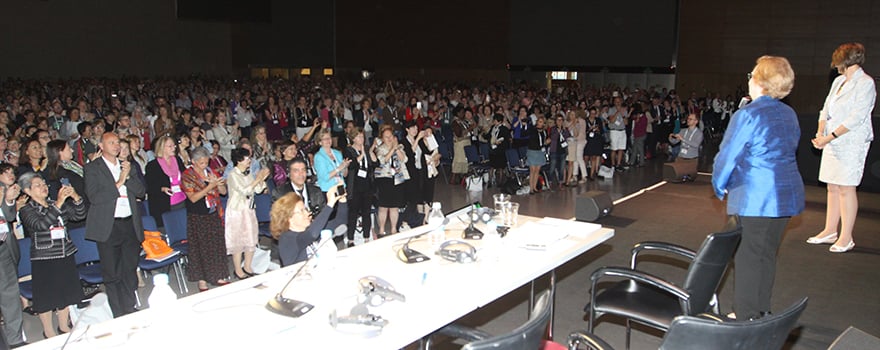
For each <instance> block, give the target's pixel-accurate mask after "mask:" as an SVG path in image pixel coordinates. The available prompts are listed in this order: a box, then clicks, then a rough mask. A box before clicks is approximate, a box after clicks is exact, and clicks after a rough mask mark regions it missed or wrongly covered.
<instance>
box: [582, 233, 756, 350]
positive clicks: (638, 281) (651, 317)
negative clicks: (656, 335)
mask: <svg viewBox="0 0 880 350" xmlns="http://www.w3.org/2000/svg"><path fill="white" fill-rule="evenodd" d="M741 233H742V229H741V228H735V229H733V230H732V231H728V232H721V233H713V234H710V235H709V236H707V237H706V240H705V241H703V244H702V245H701V246H700V249H699V250H698V251H697V252H696V253H695V252H694V251H692V250H689V249H687V248H684V247H681V246H678V245H674V244H670V243H662V242H643V243H639V244H636V245H635V246H634V247H633V249H632V260H631V263H630V268H625V267H603V268H600V269H598V270H596V271H595V272H593V275H592V276H591V277H590V279H591V280H592V287H591V289H590V294H591V301H590V304H589V305H588V306H587V307H586V308H585V311H588V312H589V313H590V324H589V328H588V331H589V332H592V331H593V326H594V325H595V322H596V318H597V317H598V316H601V315H602V314H606V313H607V314H615V315H619V316H622V317H624V318H626V348H627V349H629V339H630V332H631V327H630V321H635V322H638V323H641V324H644V325H647V326H649V327H652V328H656V329H659V330H661V331H666V330H667V329H668V328H669V325H670V324H671V323H672V319H673V318H675V317H676V316H680V315H686V316H694V315H698V314H701V313H705V312H709V311H714V312H715V313H716V314H717V313H718V300H717V296H716V290H717V289H718V286H719V285H720V284H721V279H722V278H723V277H724V273H725V272H726V271H727V265H728V263H729V262H730V259H731V258H732V257H733V253H734V251H735V250H736V247H737V245H738V244H739V240H740V236H741ZM642 251H661V252H667V253H674V254H677V255H680V256H682V257H685V258H688V259H690V260H691V263H690V266H689V268H688V271H687V276H686V277H685V280H684V283H683V284H682V285H681V286H680V287H679V286H678V285H676V284H674V283H672V282H669V281H667V280H664V279H662V278H660V277H657V276H655V275H652V274H649V273H646V272H642V271H638V270H636V264H637V262H638V256H639V253H640V252H642ZM604 277H615V278H624V279H626V280H624V281H620V282H619V283H617V284H615V285H614V286H612V287H610V288H607V289H605V290H602V291H601V292H599V291H598V290H597V288H596V287H597V285H598V283H599V281H600V280H602V279H603V278H604Z"/></svg>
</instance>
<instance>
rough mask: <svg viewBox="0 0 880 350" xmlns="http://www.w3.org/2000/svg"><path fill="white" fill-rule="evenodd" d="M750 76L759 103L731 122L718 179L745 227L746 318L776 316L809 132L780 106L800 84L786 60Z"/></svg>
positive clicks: (737, 288)
mask: <svg viewBox="0 0 880 350" xmlns="http://www.w3.org/2000/svg"><path fill="white" fill-rule="evenodd" d="M748 76H749V95H750V96H751V97H752V103H751V104H749V105H747V106H745V107H743V108H741V109H740V110H739V111H737V112H736V113H735V114H734V115H733V117H732V118H731V120H730V126H729V127H728V129H727V132H725V133H724V140H723V141H722V142H721V147H720V149H719V151H718V154H717V155H716V156H715V165H714V171H713V175H712V186H713V187H714V190H715V195H716V196H717V197H718V198H719V199H722V200H723V199H724V196H725V195H727V214H728V215H736V216H739V217H740V222H741V224H742V241H741V242H740V245H739V248H738V249H737V252H736V256H735V262H736V272H735V275H734V283H735V285H734V311H735V312H736V317H737V318H738V319H752V318H758V317H761V316H763V315H764V314H766V313H769V312H770V292H771V291H772V290H773V280H774V278H775V274H776V251H777V250H778V249H779V243H780V240H781V238H782V233H783V231H784V230H785V226H786V224H788V221H789V219H790V218H791V216H794V215H798V214H800V213H801V212H802V211H803V210H804V183H803V180H802V179H801V175H800V173H799V172H798V166H797V160H796V159H795V154H796V151H797V146H798V139H799V138H800V135H801V130H800V127H799V126H798V119H797V115H796V114H795V112H794V110H793V109H791V107H789V106H788V105H786V104H784V103H782V102H781V101H780V99H782V98H784V97H785V96H787V95H788V94H789V92H791V89H792V87H794V71H793V70H792V69H791V65H789V63H788V60H786V59H785V58H783V57H773V56H763V57H761V58H758V60H757V64H756V65H755V68H754V69H753V70H752V72H751V73H749V74H748Z"/></svg>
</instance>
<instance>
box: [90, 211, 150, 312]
mask: <svg viewBox="0 0 880 350" xmlns="http://www.w3.org/2000/svg"><path fill="white" fill-rule="evenodd" d="M131 220H132V219H131V217H128V218H126V219H115V220H113V231H112V232H111V233H110V239H108V240H107V241H106V242H97V245H98V255H99V256H100V257H101V275H102V276H103V277H104V290H105V291H106V292H107V300H108V301H109V302H110V310H112V311H113V317H119V316H123V315H127V314H130V313H132V312H134V311H135V309H134V307H135V304H137V299H135V296H134V293H135V290H137V285H138V282H137V266H138V259H139V258H140V257H139V254H140V250H141V244H140V242H138V239H137V235H135V232H134V225H133V224H132V222H131Z"/></svg>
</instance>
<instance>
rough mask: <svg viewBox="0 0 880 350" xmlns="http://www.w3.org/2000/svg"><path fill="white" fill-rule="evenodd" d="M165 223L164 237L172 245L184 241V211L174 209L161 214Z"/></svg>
mask: <svg viewBox="0 0 880 350" xmlns="http://www.w3.org/2000/svg"><path fill="white" fill-rule="evenodd" d="M162 221H163V222H164V223H165V235H167V236H168V241H169V242H171V243H172V244H173V243H177V242H181V241H185V240H186V209H183V208H181V209H175V210H170V211H166V212H164V213H162Z"/></svg>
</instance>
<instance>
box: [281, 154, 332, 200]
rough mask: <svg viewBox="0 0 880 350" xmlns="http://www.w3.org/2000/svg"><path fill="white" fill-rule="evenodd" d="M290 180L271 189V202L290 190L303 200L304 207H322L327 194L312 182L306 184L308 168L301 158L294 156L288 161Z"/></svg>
mask: <svg viewBox="0 0 880 350" xmlns="http://www.w3.org/2000/svg"><path fill="white" fill-rule="evenodd" d="M288 170H290V180H288V181H287V182H285V183H284V184H283V185H281V186H278V187H276V188H275V190H274V191H272V202H275V201H276V200H277V199H278V198H281V196H283V195H285V194H288V193H290V192H294V191H295V192H296V193H297V194H299V196H300V197H303V200H305V204H306V209H308V210H312V209H315V208H318V209H320V208H323V207H324V204H326V203H327V196H326V195H325V194H324V193H323V192H321V188H320V187H318V186H315V185H313V184H307V183H306V178H307V177H308V170H307V169H306V162H305V160H303V159H302V158H294V159H293V160H292V161H290V169H288Z"/></svg>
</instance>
